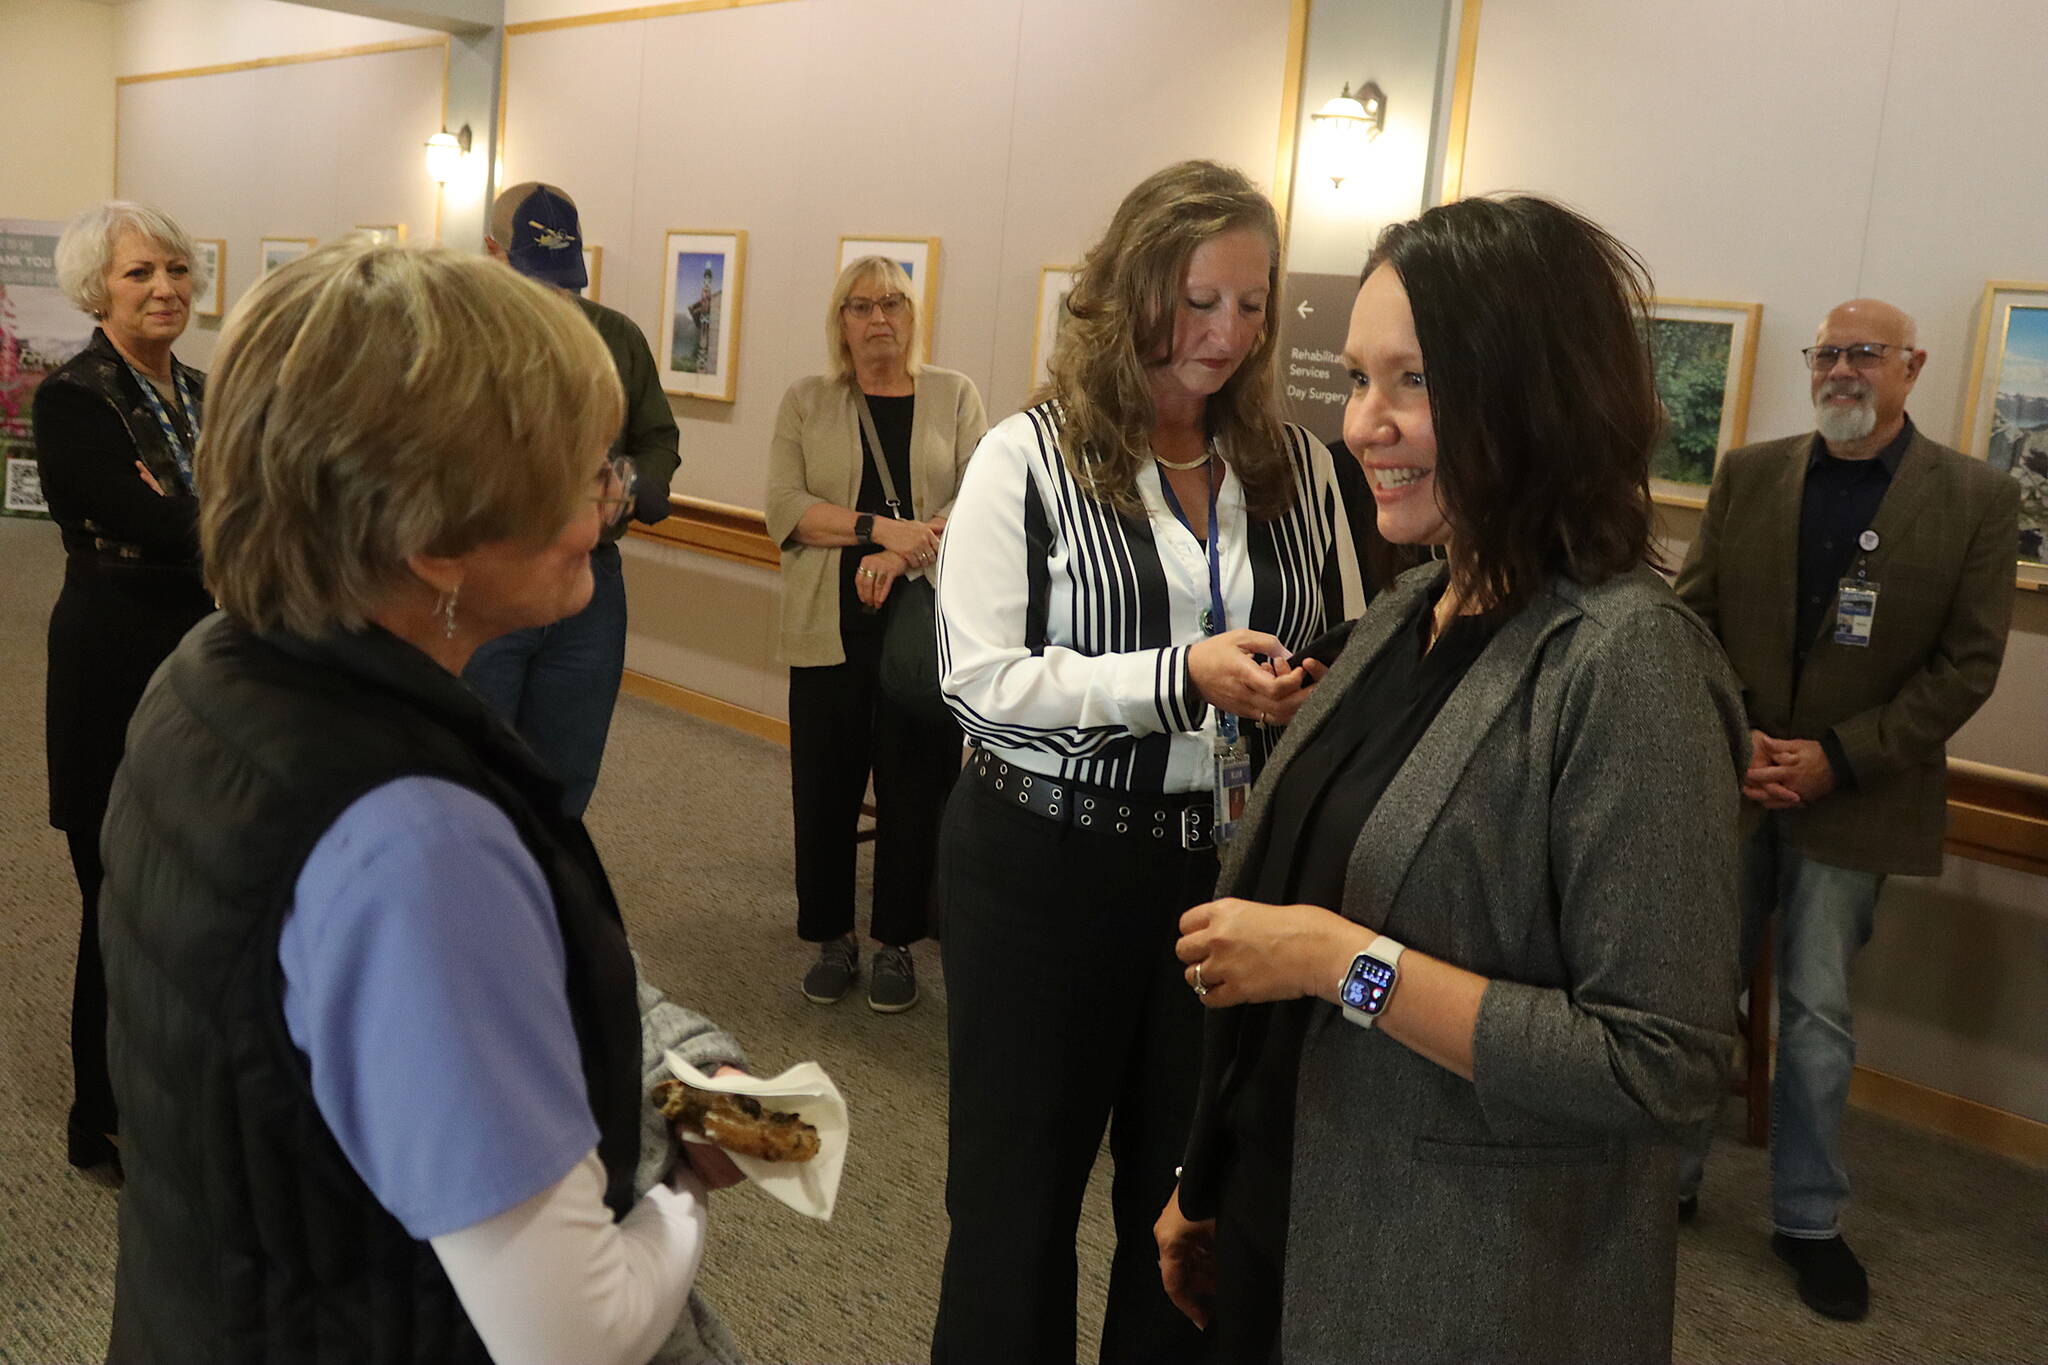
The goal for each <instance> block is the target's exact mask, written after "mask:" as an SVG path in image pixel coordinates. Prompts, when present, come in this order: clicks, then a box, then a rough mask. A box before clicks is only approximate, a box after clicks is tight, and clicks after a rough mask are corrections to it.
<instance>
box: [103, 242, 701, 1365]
mask: <svg viewBox="0 0 2048 1365" xmlns="http://www.w3.org/2000/svg"><path fill="white" fill-rule="evenodd" d="M210 397H211V400H212V401H211V403H210V408H211V412H210V420H209V424H208V428H207V444H206V448H205V451H204V453H203V457H202V459H201V462H200V468H199V471H198V472H199V489H200V500H201V504H200V536H201V541H202V545H203V548H204V551H205V558H206V563H207V566H208V568H207V573H208V583H209V586H210V587H211V588H212V589H213V591H214V592H215V593H216V594H217V595H218V597H219V599H220V603H221V608H222V610H221V612H220V613H219V614H217V615H215V616H213V617H212V618H211V619H209V620H208V621H207V622H205V623H204V624H203V625H202V626H201V627H200V628H199V629H197V630H194V631H193V632H192V633H191V634H190V635H188V636H187V637H186V639H185V641H184V642H183V644H181V645H180V646H179V648H178V649H177V651H176V652H175V653H174V654H173V655H172V656H171V658H170V660H169V662H168V663H167V664H166V665H165V667H164V669H163V670H162V671H161V672H160V673H159V674H158V675H157V677H156V679H155V680H154V682H153V683H152V685H151V687H150V689H149V691H148V692H147V694H146V695H145V696H144V698H143V700H142V703H141V705H140V706H139V707H138V708H137V711H136V717H135V723H134V726H133V728H132V730H131V732H130V744H129V749H128V754H127V758H126V760H125V762H124V764H123V766H122V768H121V771H120V774H119V776H118V777H117V779H116V781H115V784H114V791H113V796H112V800H111V802H110V805H109V808H108V813H107V819H106V835H105V845H104V846H105V852H106V860H107V881H106V890H105V894H104V912H103V920H102V923H103V931H104V932H103V944H104V948H105V954H106V964H107V983H108V995H109V1006H110V1025H109V1035H110V1036H109V1055H110V1061H111V1070H112V1074H113V1079H114V1087H115V1092H116V1094H117V1095H118V1096H119V1098H120V1101H121V1105H122V1117H123V1125H124V1135H125V1147H124V1157H125V1161H126V1165H127V1175H128V1184H127V1190H126V1194H125V1197H124V1198H123V1199H122V1202H121V1247H120V1261H119V1267H118V1272H117V1279H116V1285H115V1303H114V1329H113V1342H112V1346H111V1348H110V1358H112V1359H114V1360H123V1361H126V1360H191V1361H195V1362H198V1361H205V1362H228V1361H251V1362H253V1361H259V1360H315V1359H318V1360H376V1361H430V1360H431V1361H436V1362H441V1361H481V1360H485V1359H492V1360H496V1361H498V1362H501V1365H503V1363H504V1362H512V1361H534V1362H545V1361H561V1360H578V1361H618V1362H626V1361H633V1362H639V1361H645V1360H646V1359H647V1358H648V1357H649V1356H650V1355H651V1354H652V1353H653V1352H654V1350H655V1348H656V1347H657V1346H659V1345H660V1343H661V1342H662V1341H663V1339H664V1338H665V1337H666V1336H667V1335H668V1333H669V1330H670V1328H671V1327H672V1326H673V1325H674V1323H675V1321H676V1318H677V1316H678V1314H679V1312H680V1311H681V1309H682V1308H683V1305H684V1302H685V1298H686V1296H687V1295H688V1293H689V1290H690V1286H691V1282H692V1280H693V1279H694V1277H695V1273H696V1269H697V1264H698V1260H699V1257H700V1256H701V1254H702V1250H703V1244H704V1243H703V1235H704V1218H705V1191H706V1188H707V1185H710V1186H715V1185H717V1184H719V1183H723V1182H726V1181H729V1180H731V1179H735V1178H737V1177H736V1173H734V1172H733V1171H732V1169H731V1166H730V1163H729V1162H726V1161H725V1160H724V1159H723V1158H722V1157H719V1158H713V1159H710V1160H701V1159H695V1158H693V1160H697V1161H698V1164H697V1167H696V1169H694V1170H693V1169H692V1166H691V1165H687V1164H685V1165H679V1166H678V1168H677V1170H676V1171H675V1172H674V1174H673V1175H672V1176H671V1178H670V1181H669V1182H668V1183H667V1184H665V1185H658V1186H656V1187H655V1189H654V1190H653V1191H651V1192H650V1193H649V1194H648V1195H646V1196H645V1197H643V1198H640V1199H638V1200H636V1199H634V1197H633V1193H632V1176H633V1171H634V1166H635V1163H636V1160H637V1158H638V1155H639V1138H638V1129H639V1124H640V1120H641V1117H642V1112H643V1111H642V1106H643V1105H645V1104H646V1103H647V1101H646V1099H645V1097H644V1096H643V1095H642V1094H641V1093H640V1075H641V1055H640V1030H639V1016H638V1011H637V1008H636V1003H635V997H634V972H633V962H632V956H631V953H630V951H629V949H628V947H627V943H626V935H625V930H624V928H623V926H622V925H621V923H620V919H619V911H618V906H617V904H616V902H615V901H614V900H613V898H612V894H611V889H610V887H609V885H608V883H607V882H606V880H605V875H604V869H603V867H602V866H601V865H600V863H599V861H598V858H597V854H596V851H595V850H594V849H593V848H592V846H591V843H590V840H589V838H588V837H587V836H586V835H585V833H584V831H583V826H582V824H581V822H580V821H577V820H575V819H571V818H568V817H565V816H563V815H562V814H561V813H560V811H561V804H562V803H561V790H560V787H559V784H557V783H556V782H555V780H554V779H553V778H551V777H550V776H549V775H548V774H547V773H546V772H545V771H544V770H543V769H542V768H541V767H540V765H539V764H538V762H537V761H536V760H535V759H534V757H533V756H532V754H531V753H530V751H529V750H528V749H527V748H526V746H525V745H524V744H523V743H521V742H520V741H519V740H518V739H517V738H516V737H515V736H514V735H513V733H512V732H511V730H510V729H509V728H508V727H507V726H506V725H505V723H504V722H503V721H502V720H500V719H498V718H497V716H496V715H495V713H493V712H492V711H491V710H490V709H489V708H488V707H487V706H486V705H485V704H484V703H483V701H482V700H481V699H480V698H479V697H477V695H476V694H475V693H473V692H472V691H470V689H469V688H468V687H467V686H466V685H465V684H464V683H463V682H462V681H461V677H460V674H461V670H462V666H463V664H464V663H465V662H466V661H467V660H468V658H469V656H470V654H471V653H472V652H473V651H474V650H475V649H476V647H477V646H478V645H479V644H481V643H483V642H484V641H485V640H488V639H491V638H493V637H494V636H497V635H499V634H502V633H504V632H506V631H509V630H514V629H519V628H523V627H528V626H538V625H544V624H547V623H549V622H552V621H556V620H559V619H561V618H562V617H565V616H568V615H570V614H571V613H573V612H576V611H578V610H580V609H581V608H582V607H583V605H584V604H585V602H587V601H588V599H589V597H590V593H591V577H590V548H591V546H592V545H593V544H594V543H595V542H596V541H597V538H598V536H599V534H600V533H601V531H602V530H603V528H604V526H605V524H606V523H607V521H608V520H611V519H615V518H616V517H618V516H619V515H620V514H621V513H622V512H623V511H624V509H625V508H626V507H627V506H629V505H630V502H629V500H630V497H631V493H632V490H631V488H630V487H629V486H628V481H627V480H626V479H624V478H622V471H620V470H618V469H616V468H615V467H614V466H612V465H611V464H609V463H608V461H607V458H606V455H607V448H608V447H609V445H610V443H611V438H612V435H613V433H615V432H616V431H617V429H618V425H619V420H620V407H621V397H620V389H619V382H618V379H617V376H616V374H615V372H614V370H613V367H612V362H611V359H610V357H609V355H608V354H607V353H606V351H605V348H604V344H603V342H602V341H601V340H600V339H599V337H598V335H597V333H596V332H594V331H592V330H591V328H590V326H589V324H588V323H587V322H585V321H584V319H583V318H582V316H581V315H580V314H578V313H577V311H576V310H575V309H574V308H573V307H572V306H571V305H570V304H569V302H568V301H567V300H565V299H562V298H559V297H555V296H553V295H551V294H550V292H549V291H547V290H545V289H543V288H541V287H539V286H537V285H534V284H532V283H529V282H527V281H525V280H522V279H520V278H519V277H518V276H516V275H515V274H513V272H511V271H509V270H506V269H505V268H504V267H502V266H500V265H497V264H494V263H493V262H491V261H489V260H487V259H484V258H482V257H465V256H458V255H456V254H454V253H452V252H443V251H409V250H406V249H403V248H398V247H378V246H373V245H368V244H350V243H342V244H337V245H335V246H331V247H328V248H324V249H322V250H319V251H316V252H314V253H312V254H311V255H309V256H307V257H306V258H305V259H303V260H301V261H299V262H296V263H294V264H292V265H290V266H287V267H285V268H284V269H282V270H279V271H277V272H276V273H274V274H272V275H269V276H267V277H265V278H264V279H263V280H262V281H261V282H260V283H259V284H258V285H257V286H256V287H255V289H254V290H253V291H252V292H251V293H250V295H249V296H248V297H247V298H245V299H244V300H243V302H242V303H241V304H240V305H239V306H238V307H237V309H236V311H235V314H234V316H233V317H232V318H231V319H230V320H229V322H228V325H227V327H226V329H225V331H224V333H223V336H222V340H221V347H220V351H219V354H218V357H217V362H216V367H215V370H214V385H213V392H212V394H211V395H210ZM682 1051H683V1052H684V1054H685V1055H686V1056H688V1057H689V1058H690V1060H692V1061H693V1062H694V1063H695V1064H696V1065H698V1066H700V1067H703V1068H706V1069H714V1070H715V1069H716V1068H717V1066H718V1065H720V1064H721V1063H726V1062H731V1061H735V1060H737V1059H738V1057H739V1053H738V1049H737V1048H736V1047H735V1046H734V1044H733V1042H732V1040H731V1039H729V1038H727V1037H725V1036H724V1035H723V1034H721V1033H718V1032H717V1031H716V1030H714V1029H712V1028H711V1027H710V1026H709V1025H708V1024H706V1025H705V1026H704V1028H703V1029H702V1030H701V1031H700V1032H699V1033H698V1034H697V1036H695V1037H693V1038H691V1039H689V1040H687V1041H686V1043H685V1045H684V1047H683V1049H682ZM694 1150H697V1149H693V1151H694Z"/></svg>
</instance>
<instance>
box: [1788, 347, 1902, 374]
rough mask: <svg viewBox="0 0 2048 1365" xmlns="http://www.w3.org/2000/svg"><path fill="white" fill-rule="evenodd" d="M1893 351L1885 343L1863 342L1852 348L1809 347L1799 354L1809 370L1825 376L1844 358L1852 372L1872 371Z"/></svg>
mask: <svg viewBox="0 0 2048 1365" xmlns="http://www.w3.org/2000/svg"><path fill="white" fill-rule="evenodd" d="M1894 349H1895V348H1894V347H1893V346H1891V345H1890V344H1889V343H1887V342H1882V341H1864V342H1859V343H1857V344H1856V345H1854V346H1809V347H1807V348H1806V349H1805V350H1803V351H1801V352H1800V353H1799V354H1801V355H1803V356H1805V357H1806V364H1807V367H1808V368H1809V369H1811V370H1813V371H1815V372H1816V373H1819V374H1826V373H1827V372H1828V371H1829V370H1832V369H1833V368H1835V362H1836V361H1838V360H1841V359H1843V358H1845V357H1846V358H1847V359H1848V361H1849V368H1850V369H1852V370H1874V369H1876V368H1877V366H1878V365H1879V363H1880V362H1882V361H1883V360H1884V358H1885V356H1886V355H1887V354H1888V353H1890V352H1891V351H1892V350H1894Z"/></svg>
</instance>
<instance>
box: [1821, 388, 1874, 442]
mask: <svg viewBox="0 0 2048 1365" xmlns="http://www.w3.org/2000/svg"><path fill="white" fill-rule="evenodd" d="M1813 423H1814V425H1815V426H1816V427H1818V428H1819V429H1820V434H1821V437H1822V438H1823V439H1824V440H1827V441H1830V442H1832V443H1834V444H1835V445H1848V444H1849V443H1851V442H1854V441H1860V440H1862V439H1863V438H1864V437H1866V436H1868V435H1869V434H1870V433H1871V432H1873V431H1876V430H1877V405H1876V404H1875V403H1872V402H1871V401H1870V400H1869V399H1865V400H1864V401H1863V402H1861V403H1858V404H1857V405H1856V406H1855V407H1853V408H1836V407H1830V406H1828V404H1826V403H1824V402H1823V403H1815V404H1814V405H1813Z"/></svg>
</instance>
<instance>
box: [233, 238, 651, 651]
mask: <svg viewBox="0 0 2048 1365" xmlns="http://www.w3.org/2000/svg"><path fill="white" fill-rule="evenodd" d="M206 399H207V401H206V416H207V422H206V432H205V435H204V438H203V439H202V440H201V442H200V446H199V451H198V456H197V458H196V460H195V461H194V470H193V473H194V477H195V481H196V482H197V484H198V485H199V536H200V549H201V553H202V556H203V558H204V561H205V565H206V578H207V584H208V586H209V587H210V588H211V589H212V590H213V593H214V595H215V596H216V597H217V598H219V600H220V604H221V606H222V607H223V608H224V609H225V610H226V611H227V612H228V613H229V614H230V615H232V616H234V617H236V618H237V619H238V620H240V621H242V622H243V623H244V624H246V625H248V626H249V627H251V628H252V629H256V630H285V631H289V632H292V633H295V634H299V635H306V636H311V635H319V634H322V633H325V632H328V631H333V630H344V631H345V630H359V629H361V628H362V627H363V626H364V625H365V624H366V623H367V622H368V620H369V618H370V616H371V615H372V613H373V612H375V611H376V610H377V609H378V608H379V607H380V606H381V605H382V604H384V603H385V602H386V601H388V600H389V598H390V596H391V594H392V593H393V592H394V591H396V590H397V589H399V588H400V587H402V586H403V585H404V584H405V583H406V582H407V581H408V580H409V579H410V577H411V574H410V570H409V569H408V568H407V565H406V560H407V559H408V558H409V557H410V556H412V555H416V554H434V555H460V554H465V553H467V552H468V551H470V550H473V549H475V548H476V547H477V546H479V545H483V544H487V543H490V542H493V541H501V540H531V541H536V542H538V541H543V540H545V539H547V538H549V537H551V536H554V535H555V534H557V533H558V532H559V531H560V530H561V528H562V527H563V526H564V525H565V524H566V523H567V521H568V519H569V518H570V517H571V516H573V515H574V514H575V510H576V507H577V504H578V502H579V500H581V499H583V498H586V497H588V496H590V492H591V478H592V474H593V472H594V471H595V469H596V467H597V464H598V462H599V461H600V460H602V458H603V452H604V451H605V449H606V448H607V447H608V446H609V444H610V443H611V441H612V439H613V437H615V436H616V435H617V434H618V430H619V422H620V419H621V416H622V414H623V412H624V403H625V400H624V397H623V394H622V392H621V390H620V387H619V377H618V371H617V369H616V368H615V367H614V365H613V363H612V359H611V355H610V353H609V352H608V351H607V350H606V349H605V346H604V342H603V341H602V340H601V339H600V338H599V336H598V334H597V330H596V329H595V328H594V327H592V326H591V325H590V324H589V323H588V322H587V321H585V319H584V318H583V315H582V314H581V313H579V312H578V311H577V309H576V306H575V305H574V304H572V303H570V302H569V301H568V300H567V299H566V298H563V297H562V296H560V295H559V294H557V293H555V292H554V291H553V290H550V289H546V288H543V287H542V286H540V285H537V284H534V283H533V282H532V281H530V280H525V279H522V278H520V276H519V275H517V274H516V273H514V272H513V271H510V270H507V269H505V267H503V266H502V265H499V264H498V263H497V262H495V261H493V260H491V259H489V258H488V257H484V256H469V255H460V254H457V253H455V252H453V251H445V250H441V249H438V248H434V249H421V248H409V247H401V246H377V245H374V244H370V243H365V242H359V241H358V242H349V241H343V242H336V243H333V244H330V245H328V246H325V247H322V248H320V249H318V250H316V251H314V252H312V253H310V254H309V255H307V256H305V257H303V258H302V259H300V260H298V261H295V262H293V263H292V264H290V265H288V266H285V267H284V268H282V269H280V270H277V271H274V272H272V273H271V274H269V275H266V276H265V277H264V278H263V279H262V280H260V281H258V282H257V284H256V286H255V287H254V288H253V289H251V290H250V291H249V293H248V294H247V295H246V296H245V297H244V298H243V299H242V301H241V302H240V303H239V304H237V305H236V307H235V310H234V312H233V314H232V315H231V316H230V317H229V318H228V321H227V325H226V326H225V327H224V328H223V330H222V334H221V343H220V349H219V350H218V351H217V352H216V353H215V360H214V367H213V372H212V376H211V378H210V379H209V381H208V384H207V393H206Z"/></svg>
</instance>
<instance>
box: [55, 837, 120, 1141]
mask: <svg viewBox="0 0 2048 1365" xmlns="http://www.w3.org/2000/svg"><path fill="white" fill-rule="evenodd" d="M64 838H65V840H66V842H68V843H69V844H70V846H71V871H72V872H73V874H74V875H76V876H77V878H78V898H79V901H80V908H81V911H82V913H81V915H80V916H79V921H78V967H77V970H76V972H75V973H74V975H73V976H72V979H71V1116H70V1118H69V1120H68V1121H67V1122H66V1124H65V1138H66V1145H67V1148H68V1153H67V1154H68V1156H69V1159H70V1161H71V1164H72V1165H74V1166H90V1165H96V1164H98V1163H99V1162H100V1161H103V1160H105V1159H106V1157H107V1155H108V1152H107V1144H106V1140H105V1138H104V1137H102V1134H105V1133H113V1132H118V1131H120V1126H121V1125H120V1115H119V1111H118V1110H116V1108H115V1107H114V1087H113V1084H112V1083H111V1082H110V1081H109V1080H108V1079H107V971H106V968H105V966H104V965H102V963H101V961H100V883H101V881H103V880H104V879H105V876H106V869H105V868H104V867H103V866H101V864H100V827H99V822H98V821H94V822H93V825H92V828H91V829H90V830H85V831H79V830H66V831H65V832H64Z"/></svg>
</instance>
